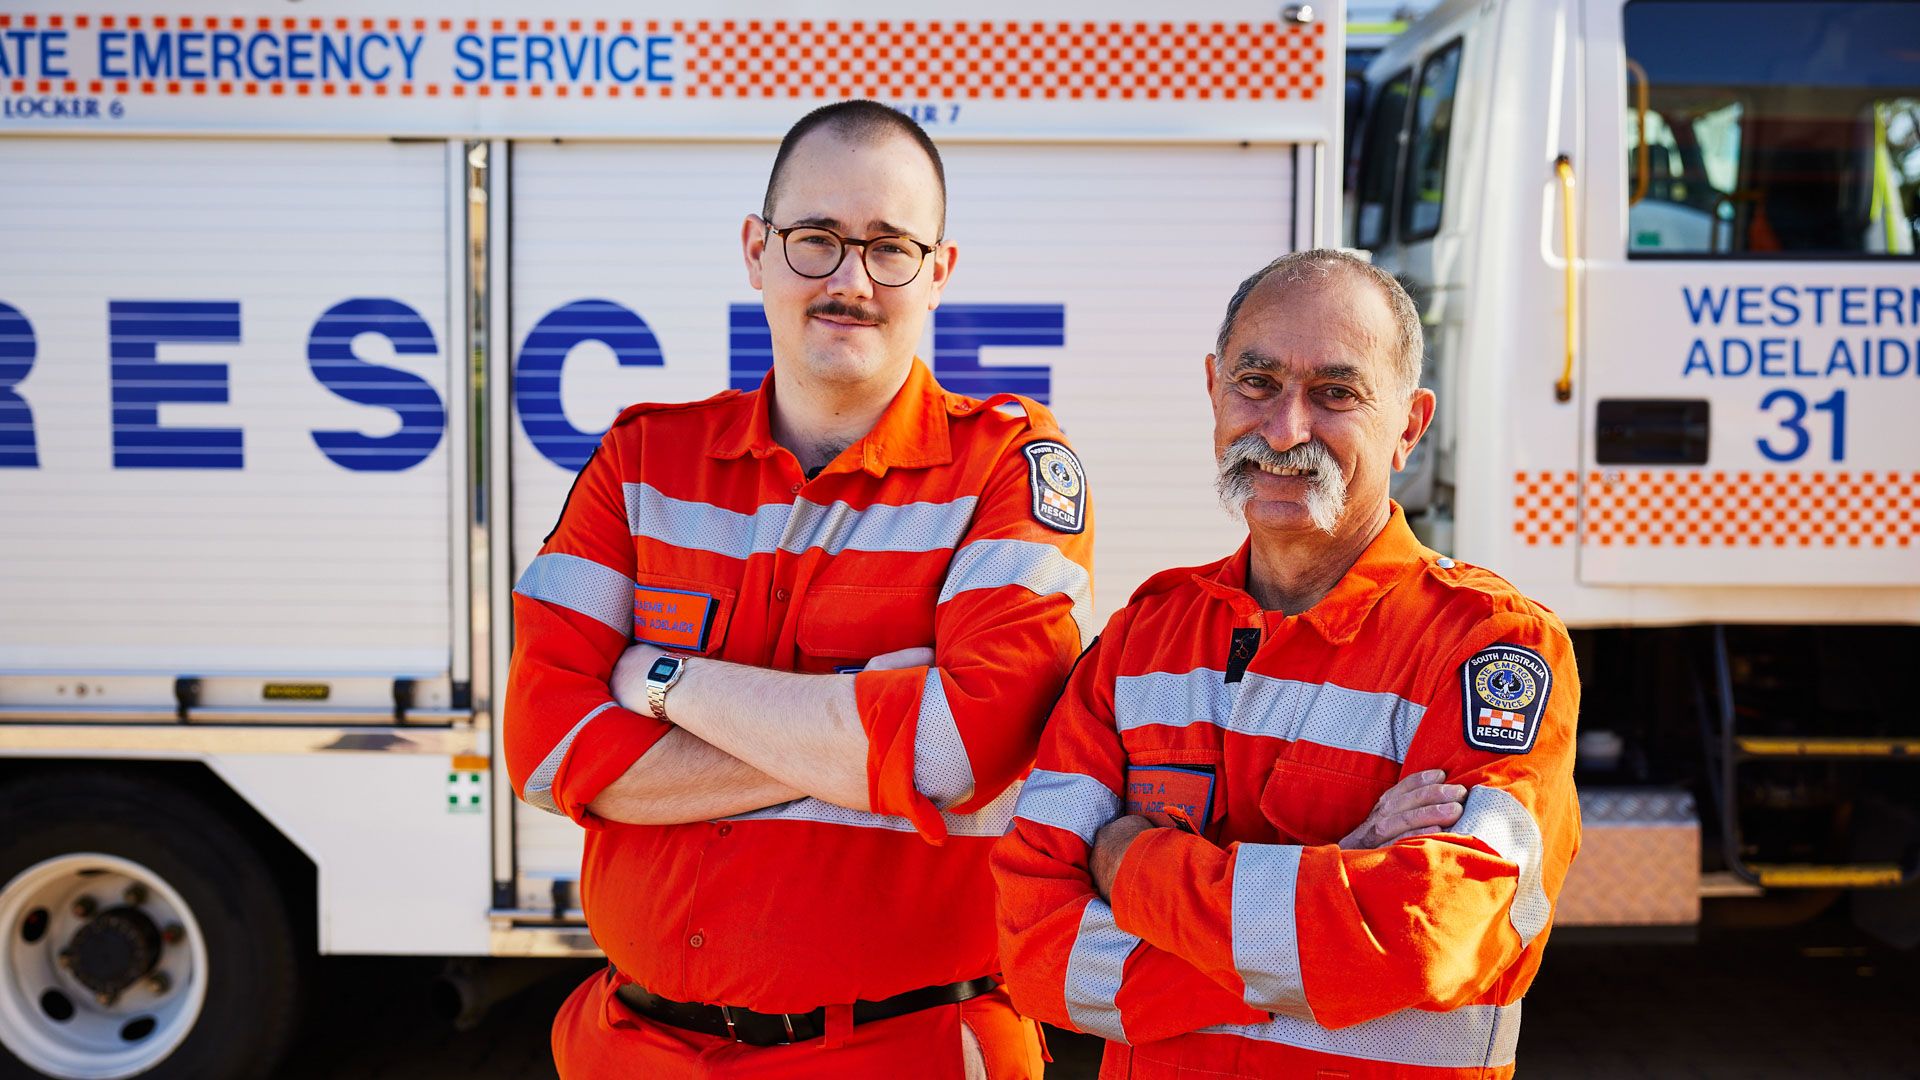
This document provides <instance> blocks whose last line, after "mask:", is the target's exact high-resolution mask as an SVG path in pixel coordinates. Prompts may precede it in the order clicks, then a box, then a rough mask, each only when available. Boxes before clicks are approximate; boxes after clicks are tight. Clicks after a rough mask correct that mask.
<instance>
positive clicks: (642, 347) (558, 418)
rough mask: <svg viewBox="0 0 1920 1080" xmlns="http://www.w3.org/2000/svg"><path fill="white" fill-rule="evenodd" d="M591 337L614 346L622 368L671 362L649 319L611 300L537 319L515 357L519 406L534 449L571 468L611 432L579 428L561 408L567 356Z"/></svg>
mask: <svg viewBox="0 0 1920 1080" xmlns="http://www.w3.org/2000/svg"><path fill="white" fill-rule="evenodd" d="M587 341H598V342H600V343H601V344H603V345H606V346H607V347H608V348H610V349H612V350H613V355H614V359H615V360H617V361H619V363H620V365H621V366H622V367H660V366H662V365H663V364H665V363H666V361H665V359H664V358H663V357H662V356H661V355H660V342H659V341H658V340H657V339H656V338H655V337H654V336H653V329H652V328H651V327H649V326H648V325H647V321H646V320H645V319H642V318H641V317H640V316H638V315H636V314H634V313H633V312H632V311H629V310H628V309H626V308H624V307H621V306H620V305H619V304H616V303H614V302H613V301H611V300H575V301H573V302H572V303H570V304H565V305H563V306H561V307H558V308H555V309H554V310H552V311H549V312H547V314H546V315H544V316H542V317H541V319H540V321H539V322H537V323H535V324H534V326H533V329H532V330H529V331H528V332H527V339H526V341H524V342H522V343H521V345H520V355H519V356H518V357H516V358H515V360H514V367H513V402H514V411H515V412H517V413H518V414H519V415H520V427H521V429H522V430H523V431H525V432H526V433H527V439H528V441H529V442H531V443H533V446H534V449H536V450H538V451H540V453H541V454H542V455H543V456H545V457H546V459H547V460H548V461H551V462H553V463H554V464H555V465H558V466H560V467H561V468H563V469H566V470H567V471H568V472H574V471H577V470H578V469H580V467H581V466H583V465H585V464H586V463H587V458H589V457H591V456H593V449H594V447H595V446H596V445H597V444H598V443H599V442H600V437H601V436H602V435H605V434H606V429H605V428H602V429H600V430H599V431H597V432H585V431H581V430H580V429H578V428H576V427H574V426H573V424H571V423H570V422H568V420H567V417H566V413H565V411H564V410H563V409H562V408H561V402H560V372H561V369H562V368H563V367H564V366H565V365H566V361H567V355H568V354H569V353H571V352H573V350H574V348H575V347H576V346H578V345H580V344H581V343H582V342H587Z"/></svg>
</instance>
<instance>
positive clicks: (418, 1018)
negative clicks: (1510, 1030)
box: [275, 905, 1920, 1080]
mask: <svg viewBox="0 0 1920 1080" xmlns="http://www.w3.org/2000/svg"><path fill="white" fill-rule="evenodd" d="M1842 908H1844V905H1842ZM1726 911H1727V909H1725V908H1722V909H1721V912H1720V916H1725V913H1726ZM1842 915H1843V911H1842V910H1840V909H1836V911H1835V912H1834V913H1832V915H1830V916H1829V917H1827V918H1824V919H1822V920H1820V921H1817V922H1815V923H1812V924H1809V925H1801V926H1793V927H1787V928H1768V927H1764V926H1760V927H1754V926H1739V925H1726V924H1727V923H1729V922H1732V923H1739V922H1752V921H1754V920H1755V919H1760V920H1762V921H1764V918H1765V916H1766V913H1765V911H1764V910H1758V909H1752V908H1751V907H1748V908H1746V909H1742V911H1741V913H1740V914H1737V915H1735V916H1731V917H1720V916H1716V917H1715V918H1713V919H1712V921H1711V922H1710V923H1709V924H1708V925H1707V926H1705V927H1704V928H1703V929H1702V930H1701V931H1700V933H1699V935H1698V938H1697V940H1696V941H1694V942H1693V943H1681V942H1649V941H1645V940H1641V941H1633V940H1615V939H1607V938H1591V937H1590V938H1586V939H1580V938H1576V937H1575V936H1574V935H1573V934H1571V933H1565V934H1561V935H1557V936H1556V937H1555V938H1554V939H1553V942H1552V944H1551V945H1550V946H1549V948H1548V950H1547V957H1546V962H1545V964H1544V965H1543V967H1542V969H1541V974H1540V977H1539V979H1538V980H1537V981H1536V982H1535V984H1534V987H1533V990H1532V992H1531V993H1530V994H1529V995H1528V996H1527V1004H1526V1015H1525V1020H1524V1022H1523V1026H1522V1028H1521V1037H1520V1058H1519V1072H1520V1074H1521V1075H1523V1076H1527V1077H1578V1078H1585V1077H1593V1078H1601V1077H1605V1078H1608V1080H1613V1078H1630V1077H1658V1078H1662V1080H1664V1078H1669V1077H1675V1078H1713V1080H1720V1078H1726V1080H1735V1078H1740V1080H1747V1078H1758V1080H1773V1078H1786V1077H1794V1078H1802V1077H1850V1078H1875V1077H1912V1078H1920V951H1915V952H1901V951H1896V950H1893V949H1890V948H1887V947H1885V946H1883V945H1880V944H1878V943H1876V942H1873V941H1872V940H1870V939H1868V938H1867V937H1865V936H1864V935H1862V934H1860V933H1859V932H1858V931H1856V930H1854V929H1853V928H1852V926H1851V925H1850V924H1849V923H1848V922H1847V921H1846V920H1845V919H1844V917H1842ZM441 963H442V962H441V961H439V960H434V959H428V958H403V959H390V958H377V959H368V958H328V959H324V960H322V961H320V962H319V965H318V968H317V972H316V974H317V978H316V980H315V989H316V993H315V995H314V997H315V999H316V1000H314V1001H313V1002H312V1004H311V1005H310V1007H309V1010H308V1013H309V1024H308V1027H307V1031H306V1034H305V1035H303V1037H302V1039H301V1040H300V1042H299V1043H298V1044H297V1045H296V1046H295V1048H294V1050H293V1052H292V1053H291V1054H290V1055H289V1056H288V1059H287V1061H286V1062H285V1063H284V1064H283V1066H282V1068H281V1069H280V1070H278V1071H277V1072H276V1074H275V1075H276V1076H277V1077H281V1078H284V1080H347V1078H354V1080H377V1078H385V1077H393V1078H400V1077H406V1078H409V1080H439V1078H446V1080H489V1078H502V1080H504V1078H515V1080H546V1078H550V1077H553V1076H554V1072H553V1066H552V1063H551V1061H550V1059H549V1057H548V1048H547V1031H548V1026H549V1024H550V1022H551V1020H552V1017H553V1014H554V1012H555V1010H556V1009H558V1007H559V1005H560V1002H561V1001H562V999H564V998H565V997H566V995H567V994H568V993H569V992H570V991H571V990H572V989H573V987H574V986H575V985H576V984H577V983H578V982H579V981H580V980H581V979H582V978H585V977H586V975H587V973H588V972H590V971H592V970H593V969H594V968H595V966H596V965H594V964H591V963H586V962H580V961H565V962H561V961H519V962H516V963H532V964H535V965H538V966H536V967H533V968H531V969H528V971H527V974H528V975H529V976H530V981H531V985H529V986H528V987H527V988H526V989H524V990H523V991H521V992H519V993H517V994H515V995H514V996H512V997H510V998H508V999H507V1000H505V1001H503V1002H501V1003H500V1004H499V1005H496V1006H495V1007H494V1008H493V1009H492V1010H491V1011H490V1012H489V1013H488V1014H487V1015H486V1017H485V1018H484V1020H483V1021H482V1022H481V1023H480V1024H479V1025H478V1026H477V1027H475V1028H473V1029H472V1030H470V1031H464V1032H461V1031H456V1030H454V1028H453V1026H452V1025H451V1024H450V1023H449V1022H448V1021H447V1020H446V1019H444V1018H443V1015H442V1014H441V1013H439V1012H437V1011H436V1010H435V1009H434V1007H433V1004H432V999H433V984H434V976H435V974H436V973H437V972H438V971H439V970H440V967H441ZM1051 1045H1052V1048H1053V1051H1054V1057H1055V1059H1056V1061H1055V1065H1054V1066H1053V1068H1052V1069H1050V1070H1049V1073H1048V1075H1049V1076H1050V1077H1060V1078H1063V1080H1083V1078H1090V1077H1092V1076H1093V1073H1094V1068H1095V1066H1096V1065H1097V1063H1098V1054H1099V1050H1098V1044H1097V1041H1095V1040H1090V1039H1086V1038H1084V1037H1082V1036H1073V1035H1068V1034H1066V1033H1053V1034H1052V1038H1051Z"/></svg>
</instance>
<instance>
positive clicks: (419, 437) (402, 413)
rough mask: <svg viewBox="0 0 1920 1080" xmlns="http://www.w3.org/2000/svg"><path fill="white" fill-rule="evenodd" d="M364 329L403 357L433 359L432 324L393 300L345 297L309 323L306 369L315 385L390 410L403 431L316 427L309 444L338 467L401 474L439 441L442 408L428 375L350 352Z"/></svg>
mask: <svg viewBox="0 0 1920 1080" xmlns="http://www.w3.org/2000/svg"><path fill="white" fill-rule="evenodd" d="M361 334H379V335H380V336H382V337H384V338H386V339H387V340H388V341H390V342H392V343H393V351H394V352H396V353H398V354H400V355H402V356H436V355H438V354H439V352H440V349H439V347H438V346H437V345H435V344H434V340H433V328H432V327H430V326H428V325H427V321H426V320H425V319H423V318H421V317H420V314H419V312H416V311H414V310H413V309H412V308H410V307H408V306H407V305H405V304H403V303H401V302H399V301H398V300H383V299H357V300H343V301H341V302H340V303H338V304H335V305H333V306H332V307H330V308H328V309H327V310H326V312H325V313H324V314H322V315H321V316H320V318H319V320H318V321H316V322H315V323H314V324H313V333H312V335H311V336H310V337H308V339H307V366H308V367H310V368H312V369H313V375H314V378H316V379H318V380H320V384H321V385H322V386H325V387H326V388H327V389H329V390H331V391H333V392H334V393H336V394H338V395H340V396H341V397H343V398H346V399H347V400H348V401H352V402H357V403H359V404H361V405H372V406H376V407H378V408H382V409H391V410H393V412H394V414H395V415H396V416H398V417H399V418H400V430H398V431H396V432H394V433H392V434H391V435H380V436H373V435H363V434H361V433H360V432H357V431H316V432H314V433H313V442H314V445H316V446H318V447H319V448H320V452H321V453H323V454H325V455H327V457H328V458H329V459H331V460H332V461H333V463H334V464H335V465H338V466H340V467H341V468H343V469H351V470H353V471H354V472H399V471H400V470H402V469H411V468H413V467H414V466H415V465H418V464H420V463H421V462H423V461H425V460H426V459H427V458H428V457H429V456H430V455H431V454H432V453H433V452H434V450H435V449H436V448H437V447H439V445H440V438H441V436H442V435H443V434H445V432H446V429H447V411H446V408H445V407H444V406H443V405H442V403H441V400H440V395H439V393H438V392H437V391H435V390H434V388H433V385H432V384H431V383H429V382H427V380H425V379H423V378H421V377H420V376H418V375H415V374H414V373H413V372H411V371H402V370H400V369H399V368H391V367H384V366H382V365H379V364H370V363H368V362H366V361H365V360H362V359H360V358H359V357H358V356H355V355H354V353H353V340H354V338H356V337H358V336H360V335H361Z"/></svg>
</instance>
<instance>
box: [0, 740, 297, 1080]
mask: <svg viewBox="0 0 1920 1080" xmlns="http://www.w3.org/2000/svg"><path fill="white" fill-rule="evenodd" d="M0 805H4V806H6V807H7V808H8V810H7V819H8V821H7V827H6V829H5V830H3V831H0V886H4V885H5V883H7V882H10V881H12V880H14V878H15V877H16V875H18V874H20V873H21V872H22V871H24V870H26V869H27V868H29V867H31V866H33V865H35V864H36V863H39V862H41V861H43V860H46V859H49V858H53V857H56V856H60V855H70V854H75V853H81V852H98V853H103V854H107V855H117V856H120V857H121V858H125V859H130V860H133V861H135V862H137V863H140V864H142V865H143V866H145V867H147V868H148V869H150V870H151V871H153V872H154V873H155V874H157V875H159V876H160V877H161V878H164V879H165V881H166V883H167V884H168V885H170V886H171V887H172V888H173V889H174V890H175V891H177V892H178V893H179V894H180V896H181V898H182V899H184V900H185V901H186V904H187V906H188V907H189V908H190V909H191V910H192V913H193V916H194V918H195V919H196V920H197V921H198V922H199V925H200V931H201V934H202V936H203V937H204V939H205V942H206V950H207V967H208V970H207V972H206V987H207V992H206V1000H205V1003H204V1004H203V1005H202V1007H201V1011H200V1016H199V1019H198V1020H197V1021H196V1022H195V1024H194V1026H193V1029H192V1031H191V1032H190V1033H189V1034H188V1035H187V1036H186V1038H185V1040H184V1041H182V1042H181V1043H180V1045H179V1046H178V1047H177V1048H176V1049H175V1050H174V1051H173V1053H171V1054H169V1055H168V1056H167V1057H166V1059H165V1060H163V1061H161V1062H159V1063H158V1064H157V1065H156V1066H154V1067H153V1068H152V1069H149V1070H148V1071H146V1072H144V1073H141V1074H140V1076H141V1077H143V1078H151V1080H189V1078H191V1080H249V1078H254V1077H268V1076H271V1075H272V1074H273V1071H274V1067H275V1066H276V1065H277V1064H278V1062H279V1059H280V1055H281V1053H282V1052H283V1051H284V1050H285V1048H286V1045H287V1041H288V1039H289V1038H290V1036H291V1035H292V1033H293V1031H294V1028H295V1023H294V1021H295V1019H296V1017H297V1016H298V1012H297V1007H298V997H299V972H300V966H301V964H300V961H301V957H300V952H301V951H302V950H300V949H298V948H297V947H296V944H295V943H296V941H297V940H298V937H297V935H296V933H295V931H294V927H293V925H292V923H291V920H290V919H289V916H288V912H287V902H286V899H285V897H284V896H283V895H282V893H281V890H280V888H279V886H278V884H277V883H276V882H275V880H274V878H273V875H272V874H271V872H270V871H269V870H268V869H267V866H266V864H265V862H264V860H263V859H262V857H261V855H260V853H259V852H258V851H257V850H256V849H255V848H254V847H253V845H252V844H251V843H249V842H248V841H247V839H246V838H245V836H244V835H243V834H242V832H241V831H240V830H239V829H236V828H235V827H234V826H232V825H231V824H229V823H228V822H227V821H225V820H224V819H222V818H221V817H220V816H219V815H218V814H216V813H214V812H213V811H212V810H210V809H209V808H208V807H207V806H206V805H204V803H203V802H201V801H200V800H199V799H198V798H197V797H196V796H194V795H193V794H191V793H190V792H187V791H184V790H181V789H180V788H176V787H173V786H171V785H169V784H167V783H165V782H163V781H161V780H158V779H156V778H153V777H151V776H145V775H139V774H135V773H117V772H111V771H106V770H87V771H57V772H49V773H47V774H43V775H39V776H34V777H30V778H27V779H23V780H20V781H18V782H15V783H11V784H9V785H7V786H6V787H5V788H0ZM6 932H9V933H11V932H12V928H6ZM43 1075H44V1074H42V1073H40V1072H38V1071H35V1070H33V1069H30V1068H28V1067H27V1066H26V1065H24V1064H23V1063H21V1061H20V1060H19V1059H18V1058H16V1057H14V1055H13V1054H12V1053H10V1052H8V1051H7V1050H6V1048H5V1047H4V1046H0V1077H3V1078H6V1080H12V1078H15V1077H21V1078H37V1077H41V1076H43Z"/></svg>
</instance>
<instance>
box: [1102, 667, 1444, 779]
mask: <svg viewBox="0 0 1920 1080" xmlns="http://www.w3.org/2000/svg"><path fill="white" fill-rule="evenodd" d="M1225 678H1226V676H1225V674H1224V673H1223V672H1221V671H1218V670H1216V669H1214V668H1196V669H1194V670H1193V671H1187V672H1178V673H1175V672H1166V671H1156V672H1152V673H1149V674H1146V675H1123V676H1121V677H1120V678H1119V679H1117V680H1115V684H1114V689H1113V712H1114V721H1115V723H1116V724H1117V725H1118V726H1119V728H1120V730H1121V731H1128V730H1131V729H1133V728H1137V727H1143V726H1145V725H1148V724H1165V725H1168V726H1172V727H1185V726H1187V725H1188V724H1199V723H1205V724H1213V725H1214V726H1216V727H1221V728H1225V729H1227V730H1229V731H1234V732H1237V733H1239V734H1242V735H1260V736H1266V737H1268V738H1274V739H1286V740H1288V741H1305V742H1311V743H1317V744H1319V745H1321V746H1332V747H1337V748H1339V749H1342V750H1353V751H1356V752H1359V753H1362V754H1372V755H1374V756H1375V757H1382V758H1386V759H1387V760H1389V761H1395V762H1404V761H1406V760H1407V748H1408V747H1409V746H1411V745H1413V733H1414V732H1415V731H1416V730H1418V728H1419V727H1420V720H1421V718H1422V717H1424V716H1425V715H1426V713H1427V710H1426V706H1424V705H1416V704H1414V703H1413V702H1411V701H1408V700H1406V699H1405V698H1402V697H1400V696H1399V695H1397V694H1389V693H1386V692H1383V691H1367V690H1349V689H1347V688H1346V687H1344V686H1338V685H1335V684H1334V683H1311V682H1299V681H1296V680H1293V679H1276V678H1273V677H1271V676H1268V675H1260V674H1257V673H1254V672H1248V673H1247V675H1246V676H1245V678H1244V679H1242V680H1241V681H1240V682H1238V683H1229V682H1226V681H1225Z"/></svg>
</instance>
